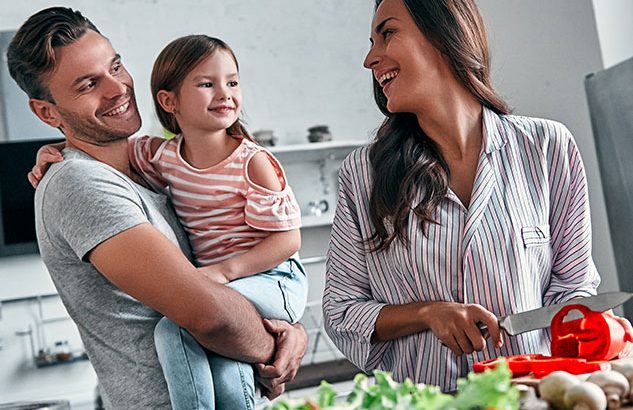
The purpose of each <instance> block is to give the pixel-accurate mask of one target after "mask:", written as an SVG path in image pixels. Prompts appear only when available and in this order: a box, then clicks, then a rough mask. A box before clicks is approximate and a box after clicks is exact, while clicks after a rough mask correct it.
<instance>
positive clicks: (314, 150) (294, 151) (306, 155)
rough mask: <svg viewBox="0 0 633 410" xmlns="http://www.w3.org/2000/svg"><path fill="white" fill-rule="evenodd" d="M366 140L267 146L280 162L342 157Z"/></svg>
mask: <svg viewBox="0 0 633 410" xmlns="http://www.w3.org/2000/svg"><path fill="white" fill-rule="evenodd" d="M366 144H367V141H360V140H357V141H354V140H347V141H327V142H312V143H306V144H289V145H278V146H274V147H267V148H268V149H269V150H270V151H271V152H272V153H273V154H275V156H276V157H277V159H279V161H281V162H305V161H316V160H320V159H324V158H330V159H343V158H345V157H346V156H347V154H349V153H350V152H352V151H353V150H355V149H356V148H359V147H362V146H363V145H366Z"/></svg>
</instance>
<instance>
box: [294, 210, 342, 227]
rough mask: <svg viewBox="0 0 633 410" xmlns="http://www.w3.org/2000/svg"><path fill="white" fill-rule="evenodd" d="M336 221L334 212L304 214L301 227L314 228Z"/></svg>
mask: <svg viewBox="0 0 633 410" xmlns="http://www.w3.org/2000/svg"><path fill="white" fill-rule="evenodd" d="M332 222H334V212H333V211H332V212H326V213H324V214H322V215H320V216H314V215H302V216H301V228H314V227H318V226H331V225H332Z"/></svg>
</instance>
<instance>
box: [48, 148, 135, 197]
mask: <svg viewBox="0 0 633 410" xmlns="http://www.w3.org/2000/svg"><path fill="white" fill-rule="evenodd" d="M115 185H116V186H119V187H127V188H131V186H132V185H131V183H130V181H128V178H127V177H125V176H124V175H123V174H121V173H120V172H118V171H117V170H115V169H114V168H112V167H110V166H109V165H107V164H105V163H103V162H100V161H97V160H95V159H92V158H89V157H87V158H84V157H80V156H71V157H66V158H65V159H64V161H62V162H58V163H55V164H52V165H51V166H50V169H49V170H48V172H47V173H46V174H45V175H44V178H42V181H41V182H40V184H39V185H38V188H37V189H38V191H49V190H51V188H53V189H55V190H60V191H69V190H72V191H77V190H81V189H82V188H85V189H91V190H103V189H104V188H106V187H108V186H115Z"/></svg>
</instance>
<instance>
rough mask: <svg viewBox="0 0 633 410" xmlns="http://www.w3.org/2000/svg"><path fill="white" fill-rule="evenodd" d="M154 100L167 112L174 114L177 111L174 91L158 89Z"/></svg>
mask: <svg viewBox="0 0 633 410" xmlns="http://www.w3.org/2000/svg"><path fill="white" fill-rule="evenodd" d="M156 100H157V101H158V103H159V104H160V106H161V108H162V109H163V110H165V111H167V112H168V113H171V114H175V113H176V112H177V111H178V99H177V98H176V93H175V92H173V91H166V90H159V91H158V92H157V93H156Z"/></svg>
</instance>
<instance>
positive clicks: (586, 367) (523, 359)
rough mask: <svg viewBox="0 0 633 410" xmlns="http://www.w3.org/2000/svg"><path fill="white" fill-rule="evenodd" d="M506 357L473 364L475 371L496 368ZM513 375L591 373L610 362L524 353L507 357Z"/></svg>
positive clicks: (536, 375) (603, 368) (537, 375)
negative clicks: (562, 371) (557, 371)
mask: <svg viewBox="0 0 633 410" xmlns="http://www.w3.org/2000/svg"><path fill="white" fill-rule="evenodd" d="M502 359H504V358H502V357H499V358H497V359H491V360H485V361H483V362H478V363H475V364H473V371H474V372H475V373H481V372H483V371H485V370H488V369H494V368H495V367H497V364H499V361H500V360H502ZM505 361H506V362H507V363H508V367H509V368H510V371H511V372H512V377H520V376H526V375H528V374H530V373H532V374H533V375H534V376H535V377H537V378H540V377H543V376H546V375H548V374H550V373H551V372H554V371H556V370H564V371H566V372H568V373H571V374H583V373H591V372H594V371H596V370H607V369H608V368H609V364H608V363H607V362H605V361H587V360H585V359H579V358H566V357H551V356H545V355H542V354H522V355H517V356H508V357H505Z"/></svg>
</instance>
